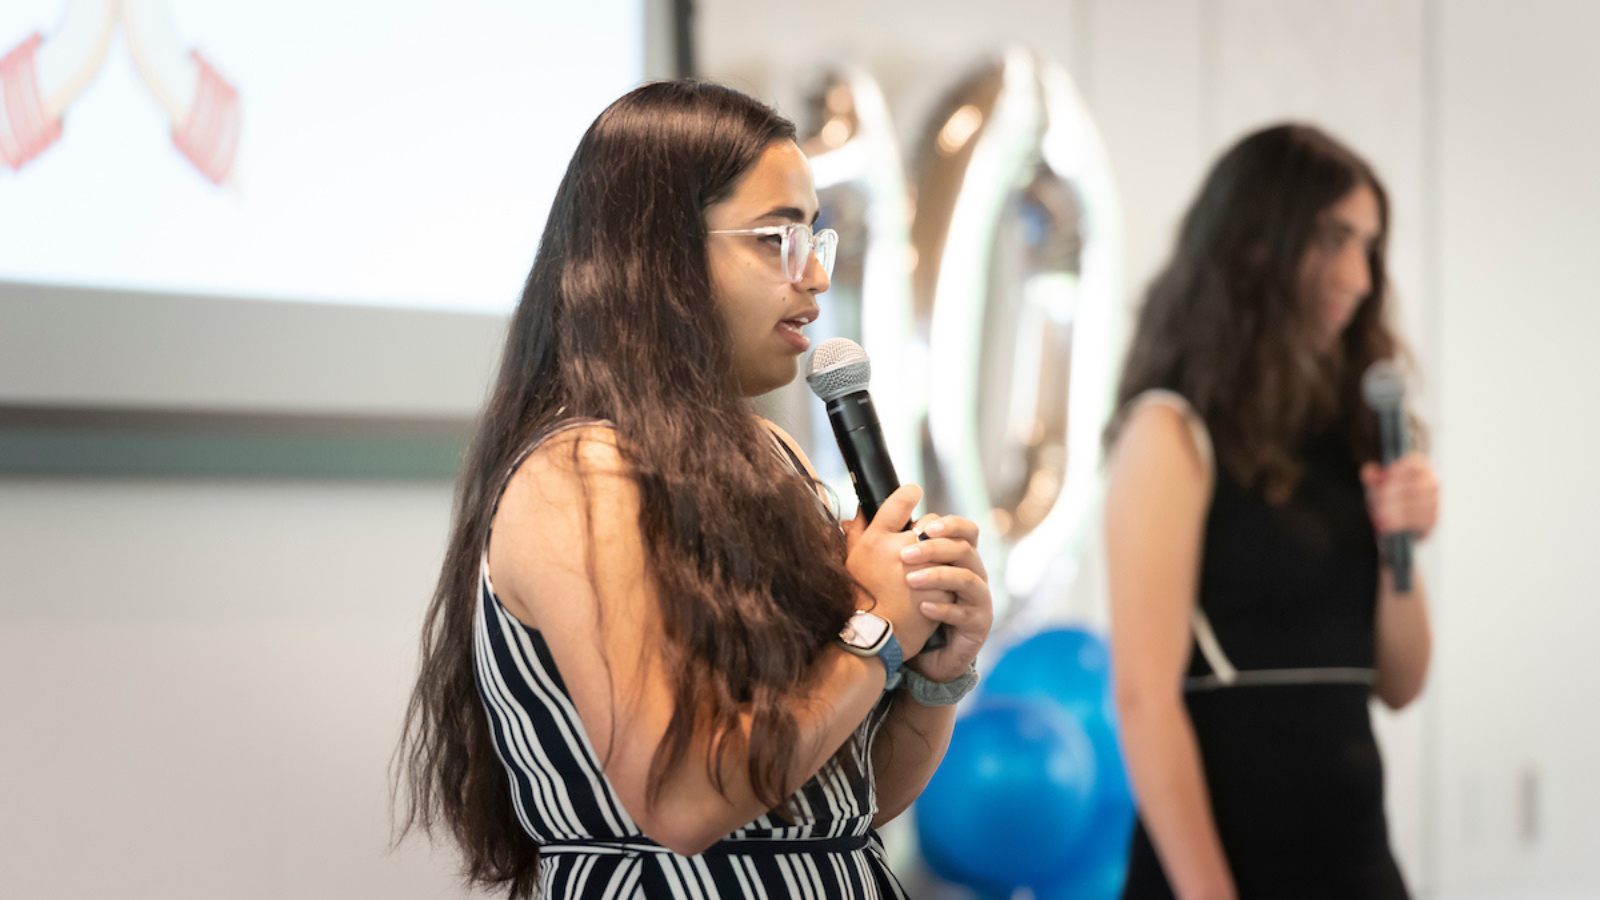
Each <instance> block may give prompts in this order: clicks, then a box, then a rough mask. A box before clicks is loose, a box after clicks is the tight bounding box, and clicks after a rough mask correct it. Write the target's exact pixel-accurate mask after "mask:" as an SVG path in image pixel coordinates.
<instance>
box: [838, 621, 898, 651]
mask: <svg viewBox="0 0 1600 900" xmlns="http://www.w3.org/2000/svg"><path fill="white" fill-rule="evenodd" d="M888 636H889V622H888V620H887V619H883V618H880V617H878V616H875V615H873V614H872V613H867V612H858V613H856V614H855V615H853V616H851V617H850V621H849V622H847V623H845V626H844V630H843V631H841V632H839V640H841V641H844V642H845V643H846V644H849V645H850V646H852V647H857V648H860V649H862V650H875V649H877V647H878V645H879V644H880V643H882V642H883V640H884V638H886V637H888Z"/></svg>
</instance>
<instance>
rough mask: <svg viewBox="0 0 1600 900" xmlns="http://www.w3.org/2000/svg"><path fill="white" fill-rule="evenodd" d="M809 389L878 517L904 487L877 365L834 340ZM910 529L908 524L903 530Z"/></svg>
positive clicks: (935, 641) (940, 637)
mask: <svg viewBox="0 0 1600 900" xmlns="http://www.w3.org/2000/svg"><path fill="white" fill-rule="evenodd" d="M808 370H809V371H808V373H807V374H806V384H809V385H811V390H812V392H813V393H815V394H816V395H817V397H819V398H820V399H821V400H822V402H823V405H824V407H825V408H826V409H827V411H828V424H830V425H832V426H833V436H834V439H835V440H837V441H838V442H839V453H840V454H841V455H842V456H844V466H845V468H846V469H847V470H849V472H850V483H851V484H853V485H855V489H856V499H857V500H859V501H861V510H862V513H863V515H864V516H865V518H866V521H868V522H871V521H872V520H873V518H874V517H876V516H877V515H878V507H880V506H882V505H883V501H885V500H887V499H889V495H890V494H892V493H894V492H895V491H896V490H897V489H899V487H900V478H899V476H897V475H896V474H895V473H894V463H892V462H890V461H889V447H888V445H887V443H886V442H885V441H884V439H883V427H882V426H881V425H880V424H879V423H878V411H877V410H876V409H875V408H873V405H872V396H871V395H870V394H868V393H867V382H869V381H871V380H872V360H870V359H868V358H867V351H865V350H863V349H861V345H860V344H857V343H856V342H855V341H852V340H850V339H849V338H830V339H828V340H826V341H823V342H822V343H820V344H818V345H817V347H816V349H815V350H812V351H811V364H810V365H809V366H808ZM909 527H911V523H910V522H907V523H906V524H905V525H904V526H902V530H904V529H905V528H909ZM947 639H948V638H947V636H946V634H945V628H944V626H943V625H940V626H939V628H938V629H937V630H935V631H934V633H933V636H932V637H930V638H929V639H928V642H927V644H926V646H925V649H928V650H936V649H938V648H939V647H942V646H944V644H945V642H946V640H947Z"/></svg>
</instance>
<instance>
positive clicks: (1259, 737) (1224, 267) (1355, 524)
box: [1106, 126, 1438, 900]
mask: <svg viewBox="0 0 1600 900" xmlns="http://www.w3.org/2000/svg"><path fill="white" fill-rule="evenodd" d="M1388 225H1389V216H1388V204H1387V199H1386V197H1385V194H1384V190H1383V187H1382V185H1381V184H1380V182H1379V181H1378V179H1377V177H1376V175H1375V174H1374V173H1373V171H1372V169H1371V168H1370V167H1369V166H1368V165H1367V164H1366V163H1365V162H1364V161H1363V160H1361V159H1360V158H1359V157H1357V156H1356V155H1355V154H1354V153H1352V152H1351V151H1350V150H1348V149H1347V148H1345V147H1343V146H1342V145H1340V144H1339V143H1338V142H1336V141H1334V140H1333V139H1332V138H1330V137H1328V136H1327V135H1326V134H1323V133H1322V132H1319V131H1317V130H1316V129H1313V128H1309V127H1304V126H1279V127H1275V128H1270V129H1267V130H1265V131H1261V132H1259V133H1256V134H1254V135H1251V136H1249V137H1247V138H1246V139H1244V140H1243V141H1241V142H1240V143H1239V144H1238V145H1237V146H1235V147H1234V148H1233V149H1232V150H1230V151H1229V152H1228V153H1227V154H1226V155H1225V156H1224V157H1223V158H1222V159H1221V160H1220V161H1219V162H1218V163H1217V165H1216V167H1215V168H1214V169H1213V170H1212V172H1211V174H1210V175H1209V176H1208V178H1207V180H1206V182H1205V185H1204V186H1203V187H1202V189H1201V192H1200V196H1199V198H1198V199H1197V200H1196V201H1195V203H1194V205H1193V206H1192V207H1191V209H1190V210H1189V212H1188V213H1187V215H1186V216H1185V218H1184V221H1183V225H1182V229H1181V232H1180V234H1179V237H1178V242H1177V247H1176V249H1175V251H1174V254H1173V257H1172V259H1171V261H1170V262H1169V263H1168V264H1167V266H1166V268H1165V269H1164V270H1163V271H1162V273H1161V274H1160V275H1159V276H1158V277H1157V278H1156V279H1155V281H1154V282H1153V283H1152V286H1151V288H1150V290H1149V292H1148V295H1147V297H1146V302H1145V305H1144V308H1143V310H1142V312H1141V314H1140V318H1139V326H1138V332H1137V334H1136V336H1135V338H1134V341H1133V345H1132V348H1131V349H1130V352H1129V357H1128V361H1127V363H1126V366H1125V368H1124V370H1123V373H1122V378H1121V382H1120V385H1119V388H1118V401H1119V406H1118V416H1117V418H1116V419H1115V421H1114V422H1113V424H1112V427H1111V429H1110V431H1109V432H1108V439H1109V441H1110V443H1111V446H1112V448H1113V449H1112V462H1111V478H1110V487H1109V493H1108V498H1107V512H1106V525H1107V547H1108V553H1109V560H1110V584H1111V597H1112V644H1113V650H1114V652H1115V654H1116V659H1117V669H1116V693H1117V703H1118V708H1119V710H1120V713H1121V717H1122V727H1123V731H1124V740H1125V744H1126V747H1127V757H1128V765H1129V769H1130V773H1131V775H1132V778H1133V783H1134V787H1135V791H1136V793H1137V795H1138V797H1139V801H1140V816H1139V818H1140V822H1139V827H1138V830H1137V831H1136V833H1135V835H1134V845H1133V850H1132V855H1131V859H1130V862H1129V874H1128V882H1127V887H1126V893H1125V897H1128V898H1150V897H1179V898H1183V900H1214V898H1244V900H1254V898H1308V897H1330V898H1333V897H1337V898H1403V897H1405V896H1407V895H1406V888H1405V885H1404V883H1403V882H1402V880H1401V878H1400V873H1399V870H1398V868H1397V867H1396V865H1395V862H1394V856H1393V854H1392V852H1391V851H1390V847H1389V838H1388V830H1387V825H1386V822H1385V818H1384V812H1383V769H1382V764H1381V761H1380V759H1379V755H1378V749H1377V745H1376V742H1375V741H1374V739H1373V734H1372V726H1371V722H1370V719H1369V715H1368V698H1369V696H1371V695H1372V694H1376V695H1377V696H1378V697H1379V698H1381V699H1382V700H1383V701H1384V702H1385V703H1387V704H1388V705H1389V706H1391V707H1394V708H1399V707H1402V706H1404V705H1406V704H1407V703H1409V702H1411V700H1413V699H1414V698H1415V697H1416V696H1417V694H1418V693H1420V691H1421V690H1422V684H1423V680H1424V677H1425V675H1426V672H1427V666H1428V658H1429V655H1430V652H1431V636H1430V632H1429V626H1428V613H1427V606H1426V602H1425V598H1424V594H1423V591H1422V588H1421V586H1420V584H1416V583H1414V584H1413V588H1412V590H1411V591H1410V592H1409V593H1400V592H1398V591H1396V590H1395V587H1394V584H1393V573H1392V571H1391V568H1390V566H1389V565H1388V564H1387V563H1386V562H1385V561H1383V560H1381V559H1380V554H1379V541H1378V536H1379V535H1383V534H1390V533H1395V532H1403V531H1409V532H1413V533H1415V534H1416V535H1417V536H1418V537H1425V536H1426V535H1427V534H1428V532H1429V531H1431V529H1432V528H1433V525H1434V522H1435V520H1436V518H1437V510H1438V484H1437V482H1436V480H1435V479H1434V475H1433V472H1432V470H1431V468H1430V467H1429V465H1428V462H1427V460H1426V459H1425V458H1424V457H1422V456H1421V455H1420V454H1415V453H1413V454H1410V455H1408V456H1405V457H1402V458H1401V459H1400V460H1398V461H1396V462H1395V463H1393V464H1392V465H1389V466H1387V467H1384V466H1380V465H1379V464H1378V462H1377V461H1376V459H1377V456H1378V449H1379V448H1378V440H1377V423H1376V419H1375V416H1374V415H1373V414H1372V413H1371V412H1370V411H1369V410H1368V409H1367V408H1366V406H1365V404H1364V403H1363V400H1362V395H1361V388H1360V384H1361V378H1362V375H1363V373H1364V372H1365V371H1366V369H1367V367H1368V366H1369V365H1370V364H1371V363H1373V362H1374V361H1376V360H1380V359H1387V358H1390V357H1393V356H1395V355H1396V354H1397V353H1398V352H1400V345H1399V340H1398V338H1397V337H1396V336H1395V334H1394V332H1393V331H1392V330H1391V329H1390V327H1389V325H1388V322H1387V319H1388V315H1389V311H1388V310H1387V308H1386V307H1387V305H1388V304H1387V301H1388V286H1387V284H1386V283H1385V267H1384V254H1385V244H1386V240H1387V236H1388Z"/></svg>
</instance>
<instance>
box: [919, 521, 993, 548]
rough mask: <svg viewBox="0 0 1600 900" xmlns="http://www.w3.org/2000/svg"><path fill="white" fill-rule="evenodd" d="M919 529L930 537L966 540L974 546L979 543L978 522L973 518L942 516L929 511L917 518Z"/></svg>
mask: <svg viewBox="0 0 1600 900" xmlns="http://www.w3.org/2000/svg"><path fill="white" fill-rule="evenodd" d="M916 528H917V530H919V531H921V532H922V533H923V534H925V535H927V536H928V537H929V538H949V539H950V540H953V541H966V542H967V543H969V544H972V545H974V546H976V545H977V543H978V524H977V523H976V522H974V521H972V520H971V519H963V518H962V517H960V516H940V515H935V514H933V513H928V514H927V515H925V516H923V517H922V518H920V519H918V520H917V524H916Z"/></svg>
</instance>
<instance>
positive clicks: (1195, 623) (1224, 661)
mask: <svg viewBox="0 0 1600 900" xmlns="http://www.w3.org/2000/svg"><path fill="white" fill-rule="evenodd" d="M1146 403H1156V404H1160V405H1161V406H1165V407H1167V408H1168V409H1171V410H1173V411H1175V412H1177V413H1178V415H1180V416H1182V417H1183V421H1184V422H1185V423H1186V424H1187V425H1188V426H1189V434H1190V436H1191V437H1192V438H1193V439H1194V446H1195V450H1196V451H1198V452H1199V454H1200V459H1201V461H1202V462H1204V463H1205V465H1206V468H1207V469H1208V470H1211V471H1213V472H1215V470H1216V451H1215V450H1214V449H1213V448H1212V446H1211V434H1210V432H1208V431H1207V430H1206V423H1205V420H1204V419H1201V418H1200V414H1199V413H1198V412H1196V411H1195V408H1194V406H1192V405H1191V404H1190V403H1189V400H1188V398H1186V397H1184V396H1183V395H1182V394H1180V393H1178V392H1177V391H1169V390H1167V389H1166V388H1151V389H1150V390H1147V391H1145V392H1143V393H1141V394H1139V396H1137V397H1134V398H1133V402H1132V404H1131V405H1130V411H1131V410H1133V409H1138V408H1139V407H1140V406H1142V405H1144V404H1146ZM1213 477H1215V476H1214V475H1213ZM1189 630H1190V631H1192V632H1194V642H1195V645H1196V646H1198V647H1199V648H1200V655H1202V656H1204V657H1205V658H1206V664H1207V665H1209V666H1211V672H1212V674H1211V675H1209V676H1206V677H1207V678H1210V679H1213V680H1215V681H1216V682H1217V684H1216V686H1227V685H1230V684H1233V683H1234V682H1235V681H1236V680H1237V678H1238V675H1239V672H1238V670H1237V669H1235V668H1234V667H1233V663H1232V662H1229V661H1228V654H1226V653H1224V652H1223V651H1222V642H1221V641H1218V640H1217V633H1216V631H1215V630H1213V629H1212V627H1211V620H1210V619H1209V618H1207V617H1206V613H1205V610H1203V609H1201V608H1200V604H1199V603H1198V602H1196V603H1195V605H1194V611H1193V612H1191V613H1190V614H1189ZM1192 680H1194V679H1190V681H1192ZM1184 685H1185V688H1186V689H1187V687H1188V682H1187V681H1186V682H1185V683H1184Z"/></svg>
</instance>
